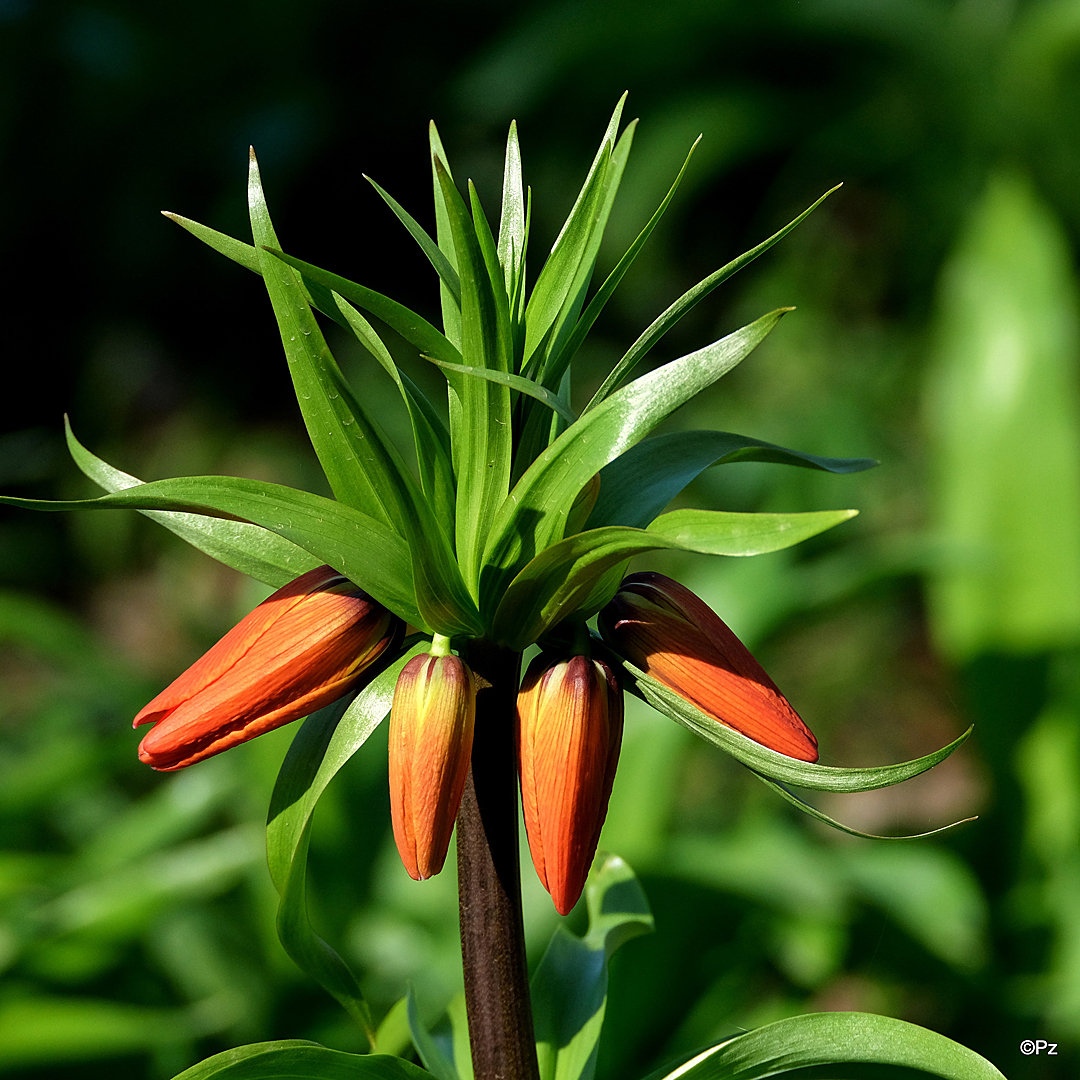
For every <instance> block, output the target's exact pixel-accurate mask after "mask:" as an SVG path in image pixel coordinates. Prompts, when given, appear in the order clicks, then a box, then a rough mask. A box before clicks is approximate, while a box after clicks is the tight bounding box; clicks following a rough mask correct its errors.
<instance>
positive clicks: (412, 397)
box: [331, 293, 455, 534]
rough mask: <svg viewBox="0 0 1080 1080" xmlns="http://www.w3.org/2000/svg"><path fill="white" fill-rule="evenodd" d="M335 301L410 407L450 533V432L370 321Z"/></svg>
mask: <svg viewBox="0 0 1080 1080" xmlns="http://www.w3.org/2000/svg"><path fill="white" fill-rule="evenodd" d="M331 296H332V298H333V301H334V304H335V305H336V307H337V309H338V311H339V313H340V314H341V316H342V318H343V319H344V321H345V324H346V325H347V326H348V328H349V329H350V330H351V331H352V332H353V334H354V335H355V336H356V339H357V340H358V341H359V342H360V343H361V344H362V345H363V346H364V348H365V349H367V350H368V352H369V353H371V355H372V356H373V357H374V358H375V359H376V361H378V363H379V365H380V366H381V367H382V369H383V370H384V371H385V372H386V373H387V375H389V376H390V378H391V379H393V380H394V383H395V385H396V386H397V388H398V391H399V393H400V394H401V396H402V398H403V399H404V401H405V407H406V408H407V409H408V410H409V421H410V423H411V424H412V431H413V442H414V445H415V447H416V460H417V465H418V468H419V470H420V484H421V487H422V488H423V491H424V494H425V495H426V496H427V497H428V499H430V500H431V509H432V513H433V514H434V515H435V517H436V519H437V520H438V521H439V522H440V523H442V524H443V527H444V528H445V529H446V531H447V533H448V534H449V533H450V532H451V531H452V530H453V527H454V499H455V496H454V467H453V465H451V463H450V435H449V433H448V432H447V430H446V426H445V424H443V422H442V418H441V417H440V416H439V414H438V413H437V412H436V411H435V408H434V406H433V405H432V404H431V402H430V401H429V400H428V398H427V395H426V394H425V393H424V392H423V390H421V389H420V387H418V386H417V385H416V383H414V382H413V381H412V379H410V378H409V376H408V375H406V374H405V372H403V371H401V369H400V368H399V367H398V366H397V364H396V363H395V362H394V358H393V357H392V356H391V355H390V351H389V350H388V349H387V348H386V346H385V345H384V344H383V341H382V338H380V337H379V335H378V334H377V333H375V330H374V328H373V327H372V325H371V323H369V322H368V321H367V319H365V318H364V316H363V315H361V314H360V312H359V311H357V310H356V308H354V307H353V306H352V304H350V303H349V302H348V300H346V299H345V298H344V297H343V296H341V295H340V294H338V293H331Z"/></svg>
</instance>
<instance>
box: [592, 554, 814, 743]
mask: <svg viewBox="0 0 1080 1080" xmlns="http://www.w3.org/2000/svg"><path fill="white" fill-rule="evenodd" d="M599 627H600V632H601V633H602V634H603V636H604V640H605V641H607V642H608V644H609V645H611V647H612V648H613V649H614V650H615V651H616V652H618V653H619V654H620V655H622V656H624V657H626V659H627V660H629V661H630V663H632V664H634V665H636V666H637V667H639V668H641V669H642V670H643V671H644V672H646V673H647V674H648V675H651V676H652V677H653V678H654V679H656V680H657V681H658V682H661V683H663V684H664V685H665V686H667V687H668V688H669V689H671V690H674V691H675V693H676V694H678V695H679V696H680V697H683V698H685V699H686V700H687V701H689V702H690V703H691V704H692V705H694V706H696V707H697V708H698V709H700V710H701V711H702V712H703V713H706V714H707V715H708V716H711V717H713V719H715V720H718V721H720V723H722V724H726V725H727V726H728V727H731V728H734V729H735V730H736V731H739V732H741V733H742V734H743V735H746V736H748V737H749V738H751V739H753V740H754V741H755V742H759V743H761V744H762V745H763V746H767V747H769V749H770V750H776V751H777V752H779V753H781V754H786V755H787V756H788V757H792V758H798V759H799V760H800V761H817V758H818V750H817V739H815V738H814V733H813V732H812V731H811V730H810V729H809V728H808V727H807V726H806V725H805V724H804V723H803V722H802V720H801V719H800V717H799V714H798V713H797V712H795V710H794V709H793V708H792V707H791V706H790V705H789V704H788V701H787V698H785V697H784V695H783V694H781V693H780V691H779V689H778V688H777V686H776V683H774V682H773V681H772V679H770V678H769V676H768V675H766V674H765V670H764V668H762V666H761V665H760V664H759V663H758V662H757V661H756V660H755V659H754V658H753V656H751V654H750V651H749V650H748V649H747V648H746V646H745V645H744V644H743V643H742V642H741V641H740V640H739V639H738V638H737V637H736V636H735V635H734V634H733V633H732V632H731V630H729V629H728V627H727V626H726V625H725V624H724V622H723V621H721V619H720V617H719V616H718V615H717V614H716V612H714V611H713V610H712V608H710V607H709V606H708V605H707V604H705V603H704V602H703V601H702V600H701V599H700V598H699V597H697V596H695V595H694V594H693V593H692V592H691V591H690V590H689V589H687V588H686V587H685V586H683V585H680V584H679V583H678V582H677V581H673V580H672V579H671V578H669V577H664V575H663V574H653V573H644V574H631V575H630V577H628V578H625V579H624V580H623V583H622V585H621V586H620V587H619V591H618V593H617V594H616V595H615V598H614V599H613V600H612V601H611V602H610V603H609V604H608V605H607V607H605V608H604V609H603V611H601V612H600V618H599Z"/></svg>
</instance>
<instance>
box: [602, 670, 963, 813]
mask: <svg viewBox="0 0 1080 1080" xmlns="http://www.w3.org/2000/svg"><path fill="white" fill-rule="evenodd" d="M611 655H612V656H615V655H616V654H614V653H611ZM618 661H619V663H620V664H621V665H622V667H623V668H624V670H625V675H624V678H623V680H622V684H623V689H624V690H628V691H629V692H630V693H632V694H635V695H637V696H638V697H640V698H642V699H643V700H644V701H647V702H648V703H649V704H650V705H651V706H652V707H653V708H654V709H656V711H657V712H660V713H663V714H664V715H665V716H668V717H670V718H671V719H672V720H674V721H676V722H677V723H679V724H682V726H683V727H685V728H687V729H688V730H690V731H692V732H693V733H694V734H695V735H697V736H698V737H699V738H702V739H704V740H705V741H706V742H711V743H712V744H713V745H714V746H718V747H719V748H720V749H721V750H724V751H726V752H727V753H729V754H730V755H731V756H732V757H733V758H735V759H736V760H738V761H741V762H742V763H743V764H744V765H746V766H748V767H749V768H751V769H752V770H753V771H754V772H756V773H760V774H761V775H762V776H764V777H768V778H769V779H771V780H776V781H779V782H780V783H785V784H794V785H795V786H796V787H804V788H812V789H814V790H816V791H837V792H852V791H874V790H875V789H877V788H883V787H890V786H892V785H893V784H899V783H902V782H903V781H904V780H910V779H911V778H912V777H913V776H918V775H919V774H920V773H924V772H926V770H927V769H932V768H933V767H934V766H935V765H937V764H938V763H939V762H941V761H944V760H945V759H946V758H947V757H948V756H949V755H950V754H951V753H952V752H953V751H954V750H956V749H958V748H959V747H960V746H961V745H962V744H963V743H964V742H965V741H966V740H967V737H968V736H969V735H970V734H971V732H972V728H968V729H967V731H965V732H964V733H963V735H960V736H959V737H958V738H956V739H953V741H952V742H951V743H949V744H948V745H947V746H943V747H942V748H941V749H940V750H935V751H934V752H933V753H932V754H927V755H926V756H925V757H920V758H914V759H913V760H911V761H903V762H900V763H898V764H896V765H875V766H871V767H869V768H860V769H841V768H837V767H835V766H832V765H817V764H814V763H811V762H809V761H797V760H796V759H795V758H790V757H787V756H786V755H785V754H779V753H777V752H776V751H775V750H770V749H769V748H768V747H767V746H762V745H761V744H760V743H756V742H754V740H753V739H749V738H747V737H746V736H745V735H742V734H740V733H739V732H737V731H735V730H734V728H729V727H727V726H726V725H725V724H721V723H720V722H719V721H717V720H714V719H713V718H712V717H711V716H707V715H706V714H705V713H703V712H701V711H700V710H698V709H696V708H695V707H694V706H693V705H691V704H690V702H688V701H686V700H685V699H684V698H681V697H680V696H679V695H678V694H676V693H675V692H674V691H673V690H669V689H668V688H667V687H666V686H664V684H663V683H660V682H657V680H656V679H653V678H651V677H650V676H649V675H646V674H645V672H644V671H642V670H641V669H640V668H638V667H635V666H634V665H633V664H631V663H630V662H629V661H628V660H626V659H624V658H622V657H619V658H618Z"/></svg>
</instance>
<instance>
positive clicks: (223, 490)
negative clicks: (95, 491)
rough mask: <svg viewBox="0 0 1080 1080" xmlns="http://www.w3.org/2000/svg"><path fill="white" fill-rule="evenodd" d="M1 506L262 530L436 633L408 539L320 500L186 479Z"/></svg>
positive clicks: (231, 482)
mask: <svg viewBox="0 0 1080 1080" xmlns="http://www.w3.org/2000/svg"><path fill="white" fill-rule="evenodd" d="M0 503H3V504H6V505H8V506H21V507H23V508H24V509H27V510H49V511H53V510H167V511H179V512H181V513H194V514H205V515H209V516H211V517H226V518H232V519H233V520H237V521H246V522H249V523H251V524H253V525H261V526H262V527H263V528H264V529H269V530H270V531H271V532H273V533H276V534H277V535H278V536H283V537H285V539H286V540H291V541H292V542H293V543H294V544H296V545H297V546H298V547H301V548H303V549H304V550H305V551H307V552H308V553H309V554H311V555H313V556H315V558H316V559H318V560H319V563H327V564H329V565H330V566H332V567H333V568H334V569H335V570H337V571H338V572H339V573H341V574H344V575H345V577H347V578H348V579H349V580H350V581H353V582H355V583H356V584H357V585H359V586H360V587H361V588H362V589H364V590H366V591H367V592H369V593H370V594H371V595H372V596H373V597H374V598H375V599H376V600H378V601H379V603H381V604H384V605H385V606H386V607H388V608H389V609H390V610H391V611H393V612H394V613H395V614H397V615H399V616H401V618H403V619H404V620H405V621H406V622H409V623H412V624H413V626H418V627H420V628H421V629H430V628H429V627H428V626H427V624H426V623H425V621H424V620H423V618H422V617H421V615H420V612H419V610H418V609H417V607H416V597H415V592H414V588H413V575H412V560H411V558H410V555H409V548H408V545H407V544H406V543H405V541H404V540H403V539H402V538H401V537H400V536H399V535H398V534H397V533H396V532H394V531H393V530H392V529H391V528H390V527H389V526H388V525H384V524H383V523H382V522H381V521H377V520H375V518H372V517H368V516H367V514H362V513H361V512H360V511H359V510H354V509H352V507H349V506H346V505H345V504H344V503H339V502H335V501H334V500H333V499H324V498H323V497H322V496H321V495H312V494H311V493H310V492H307V491H297V490H296V489H295V488H290V487H284V486H282V485H280V484H267V483H265V482H264V481H261V480H244V479H240V478H238V477H234V476H182V477H178V478H176V479H173V480H155V481H153V482H152V483H149V484H140V485H139V486H138V487H135V488H128V489H127V490H126V491H117V492H115V493H113V494H111V495H103V496H101V497H100V498H97V499H79V500H70V501H66V502H53V501H49V500H45V499H18V498H14V497H12V496H0Z"/></svg>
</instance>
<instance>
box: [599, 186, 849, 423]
mask: <svg viewBox="0 0 1080 1080" xmlns="http://www.w3.org/2000/svg"><path fill="white" fill-rule="evenodd" d="M840 186H841V185H840V184H837V185H836V187H834V188H830V189H829V190H828V191H826V192H825V194H824V195H822V196H821V198H820V199H818V200H817V202H815V203H814V204H813V205H812V206H809V207H807V209H805V210H804V211H803V212H802V213H801V214H800V215H799V216H798V217H797V218H795V220H794V221H791V222H789V223H788V224H787V225H785V226H784V227H783V228H782V229H780V230H779V231H778V232H775V233H773V234H772V236H770V237H769V238H768V240H763V241H762V242H761V243H760V244H758V245H757V247H755V248H751V249H750V250H749V251H747V252H744V253H743V254H742V255H740V256H739V257H738V258H736V259H732V260H731V262H729V263H727V264H725V265H724V266H721V267H720V269H719V270H716V271H714V272H713V273H711V274H710V275H709V276H708V277H707V278H704V279H702V280H701V281H699V282H698V283H697V284H696V285H695V286H694V287H693V288H692V289H688V290H687V291H686V292H685V293H683V294H682V296H680V297H679V299H678V300H676V301H675V303H674V304H672V305H671V306H670V307H668V308H667V309H666V310H664V311H663V312H661V313H660V314H659V315H658V316H657V317H656V318H655V319H654V320H653V321H652V322H651V323H650V324H649V326H648V327H647V328H646V329H645V331H644V332H643V333H642V334H641V336H640V337H639V338H638V339H637V341H635V342H634V344H633V345H631V346H630V348H629V349H628V350H627V352H626V355H625V356H624V357H623V358H622V359H621V360H620V361H619V362H618V364H616V365H615V367H614V369H613V370H612V372H611V374H610V375H608V377H607V378H606V379H605V380H604V382H603V384H602V385H601V387H600V389H599V390H597V391H596V393H595V394H593V396H592V400H591V401H590V402H589V404H588V405H586V406H585V409H584V412H585V413H588V412H591V411H592V410H593V409H595V408H596V407H597V406H598V405H599V404H600V403H601V402H602V401H604V400H605V399H606V398H607V397H608V396H609V395H610V394H612V393H614V392H615V391H616V390H617V389H618V388H619V387H620V386H621V385H622V383H623V382H625V381H626V378H627V376H628V375H629V374H630V372H631V371H633V369H634V368H635V367H637V365H638V363H639V362H640V361H641V360H642V358H643V357H644V356H645V354H646V353H647V352H648V351H649V350H650V349H651V348H652V347H653V346H654V345H655V344H656V343H657V342H658V341H659V340H660V339H661V338H662V337H663V336H664V335H665V334H666V333H667V332H668V331H669V330H670V329H671V328H672V327H673V326H674V325H675V324H676V323H677V322H678V321H679V320H680V319H681V318H682V317H683V316H684V315H685V314H686V313H687V312H688V311H689V310H690V309H691V308H693V307H694V305H695V304H697V303H698V301H700V300H704V299H705V297H706V296H708V295H709V293H711V292H712V291H713V289H715V288H716V287H717V286H718V285H721V284H723V283H724V282H725V281H727V279H728V278H729V277H731V276H732V275H733V274H737V273H738V272H739V271H740V270H741V269H742V268H743V267H744V266H746V265H748V264H749V263H752V262H753V261H754V260H755V259H756V258H757V257H758V256H759V255H762V254H764V252H766V251H768V250H769V248H771V247H772V246H773V244H775V243H777V242H778V241H780V240H783V239H784V237H785V236H787V234H788V233H789V232H791V230H792V229H794V228H795V227H796V226H797V225H801V224H802V222H803V221H805V220H806V218H808V217H809V216H810V215H811V214H812V213H813V212H814V211H815V210H816V209H817V208H818V207H819V206H820V205H821V204H822V203H823V202H824V201H825V200H826V199H827V198H828V197H829V196H830V195H831V194H832V193H833V192H834V191H836V190H837V189H838V188H839V187H840Z"/></svg>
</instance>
